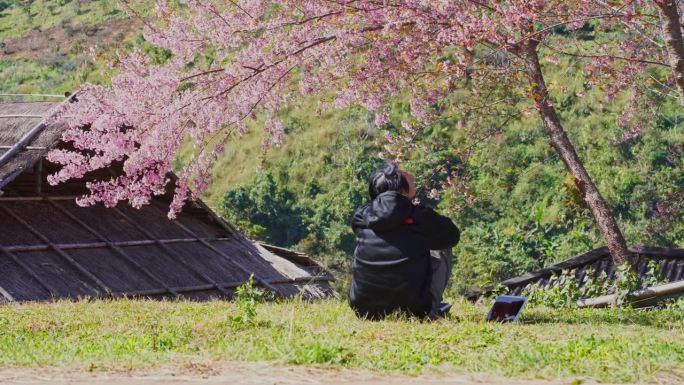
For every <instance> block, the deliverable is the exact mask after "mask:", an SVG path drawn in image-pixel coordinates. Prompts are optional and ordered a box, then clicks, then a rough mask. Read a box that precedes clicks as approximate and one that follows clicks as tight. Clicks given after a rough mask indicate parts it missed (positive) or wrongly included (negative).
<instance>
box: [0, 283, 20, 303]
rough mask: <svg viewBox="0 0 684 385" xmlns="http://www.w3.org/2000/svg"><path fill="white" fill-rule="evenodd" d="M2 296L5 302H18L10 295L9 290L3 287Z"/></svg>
mask: <svg viewBox="0 0 684 385" xmlns="http://www.w3.org/2000/svg"><path fill="white" fill-rule="evenodd" d="M0 295H1V296H2V297H3V298H5V300H4V301H3V302H16V300H15V299H14V297H12V294H10V293H9V292H8V291H7V290H5V289H3V288H2V286H0Z"/></svg>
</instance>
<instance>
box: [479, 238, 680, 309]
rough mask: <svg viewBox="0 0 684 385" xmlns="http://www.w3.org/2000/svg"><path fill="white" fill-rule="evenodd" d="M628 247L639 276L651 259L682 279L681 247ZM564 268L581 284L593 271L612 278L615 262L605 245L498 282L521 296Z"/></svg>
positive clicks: (546, 284)
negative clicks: (634, 257)
mask: <svg viewBox="0 0 684 385" xmlns="http://www.w3.org/2000/svg"><path fill="white" fill-rule="evenodd" d="M629 250H630V251H631V252H632V253H634V254H635V255H636V258H637V263H636V266H637V272H638V273H639V274H640V275H642V276H643V275H645V274H646V272H647V271H648V263H649V262H650V261H654V262H656V263H657V264H658V269H659V273H660V275H661V276H663V277H664V278H666V279H667V280H668V281H669V282H675V281H680V280H684V249H676V248H665V247H643V246H634V247H630V248H629ZM564 270H569V271H571V272H572V273H574V274H575V276H576V277H577V279H578V281H579V284H580V286H582V285H584V284H585V283H586V282H587V281H588V280H589V278H591V276H590V275H589V272H592V274H593V276H598V275H600V274H601V273H606V276H607V277H608V278H609V279H614V278H615V264H614V263H613V260H612V259H611V257H610V253H609V252H608V248H607V247H601V248H599V249H595V250H592V251H589V252H587V253H584V254H580V255H578V256H575V257H573V258H570V259H568V260H566V261H563V262H560V263H557V264H555V265H551V266H548V267H545V268H543V269H539V270H537V271H533V272H531V273H527V274H524V275H521V276H518V277H514V278H511V279H507V280H505V281H503V282H501V283H500V285H503V286H506V287H507V288H508V292H509V294H512V295H520V294H521V293H524V292H525V291H526V290H528V289H529V288H530V287H531V286H532V285H534V284H538V285H539V286H541V287H550V285H552V284H553V282H552V281H551V277H552V276H553V275H554V274H555V275H560V274H561V273H562V272H563V271H564ZM492 289H493V287H487V288H485V289H483V290H481V291H478V292H474V293H471V294H470V295H468V297H469V298H470V299H472V300H476V299H477V298H479V297H480V296H482V295H485V294H489V293H491V291H492Z"/></svg>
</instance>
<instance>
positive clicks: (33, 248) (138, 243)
mask: <svg viewBox="0 0 684 385" xmlns="http://www.w3.org/2000/svg"><path fill="white" fill-rule="evenodd" d="M231 239H232V238H207V241H210V242H214V241H228V240H231ZM157 242H161V243H164V244H167V245H172V244H176V243H197V240H196V239H194V238H176V239H159V240H140V241H110V242H104V241H103V242H88V243H55V244H54V245H55V246H57V247H59V248H61V249H63V250H72V249H102V248H107V247H109V245H110V244H111V245H113V246H117V247H127V246H149V245H155V244H157ZM5 247H6V248H7V250H10V251H14V252H22V251H45V250H50V246H49V245H12V246H5Z"/></svg>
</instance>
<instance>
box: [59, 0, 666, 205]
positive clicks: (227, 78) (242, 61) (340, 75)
mask: <svg viewBox="0 0 684 385" xmlns="http://www.w3.org/2000/svg"><path fill="white" fill-rule="evenodd" d="M601 4H603V2H600V1H599V2H596V1H584V0H578V1H568V2H565V1H544V0H511V1H505V2H502V1H493V0H482V1H467V0H450V1H432V0H388V1H376V0H354V1H352V0H339V1H323V0H271V1H266V0H235V1H229V2H222V1H199V0H187V1H185V2H184V4H183V5H182V6H180V7H179V6H178V4H177V2H175V1H173V2H172V1H163V0H162V1H159V2H158V3H157V4H156V8H155V14H156V19H154V20H146V21H145V25H146V27H145V38H146V40H147V41H149V42H150V43H151V44H153V45H154V46H156V47H158V48H160V49H163V50H166V51H167V52H169V53H170V55H169V59H168V60H166V61H165V62H163V63H154V62H152V61H151V60H150V59H149V58H148V57H147V56H146V55H145V54H143V53H142V52H139V51H134V52H130V53H127V54H125V55H122V57H121V58H120V74H119V75H117V76H116V77H115V78H114V79H113V81H112V85H111V86H109V87H103V86H95V85H85V86H84V87H82V89H81V90H80V91H79V93H78V95H77V98H78V101H77V102H75V103H71V104H69V105H67V106H65V107H64V108H63V109H62V110H61V111H59V112H58V113H57V114H55V116H54V119H55V120H65V121H67V122H68V124H69V129H68V130H67V131H66V132H65V134H64V140H65V141H66V142H68V143H70V145H71V148H72V149H70V150H64V149H62V150H55V151H53V152H51V153H50V154H49V160H50V161H52V162H55V163H58V164H61V165H62V166H63V167H62V168H61V170H60V171H59V172H57V173H56V174H54V175H51V176H50V183H60V182H64V181H66V180H68V179H71V178H82V177H87V175H88V174H89V173H90V172H92V171H96V170H99V169H104V168H110V167H114V166H120V167H121V170H122V172H121V173H120V175H118V176H116V177H113V178H112V179H110V180H99V181H91V182H89V184H88V187H89V189H90V194H89V195H88V196H85V197H83V198H82V199H80V200H79V203H81V204H84V205H88V204H94V203H97V202H103V203H104V204H105V205H107V206H114V205H116V204H117V203H118V202H119V201H128V202H130V203H131V204H132V205H133V206H136V207H139V206H141V205H144V204H146V203H149V201H150V199H151V198H152V197H153V196H154V195H159V194H163V193H164V192H165V190H166V188H167V187H168V186H169V185H170V183H171V182H172V181H171V180H170V178H169V172H170V171H171V170H172V166H173V160H174V157H175V156H176V155H177V154H178V152H179V150H180V148H181V147H183V146H188V145H192V146H193V148H194V152H193V156H192V159H191V160H190V161H189V162H188V164H187V165H186V166H185V167H184V168H183V169H182V170H181V171H180V172H179V174H178V179H177V180H176V181H174V183H175V186H176V189H175V193H174V199H173V204H172V205H171V211H170V213H169V216H170V217H174V216H175V215H176V214H177V213H178V211H179V210H181V208H182V207H183V204H184V203H185V201H186V200H187V199H188V198H193V197H196V196H197V195H199V194H201V193H202V192H203V191H204V190H205V189H206V187H207V184H208V183H209V179H210V177H211V166H212V164H213V163H214V162H215V160H216V159H217V157H219V156H221V154H222V153H223V151H224V150H225V148H226V146H227V145H228V144H229V143H230V142H231V141H232V140H234V139H235V138H237V137H239V136H241V135H243V134H244V133H245V132H246V131H247V126H248V124H249V122H250V121H260V122H263V124H264V126H265V130H266V132H267V133H268V140H267V142H265V143H264V145H265V146H270V145H278V144H280V143H282V141H283V140H284V135H285V134H284V129H283V124H282V123H281V122H280V120H279V119H278V112H279V110H280V109H281V108H282V106H284V105H290V106H291V105H297V103H299V102H301V101H302V100H304V98H306V97H308V96H311V95H319V97H320V103H321V108H341V107H346V106H350V105H361V106H364V107H365V108H367V109H369V110H371V111H373V112H375V116H376V119H375V122H376V124H378V125H383V124H385V123H387V122H388V119H389V111H388V109H387V102H388V100H390V98H392V97H394V96H397V95H410V101H409V102H410V111H411V114H412V117H413V119H414V120H415V121H416V122H425V121H429V120H430V119H431V118H432V117H433V114H434V109H433V105H434V104H435V103H436V102H437V101H438V100H440V98H443V97H444V96H445V95H447V94H449V93H451V92H452V91H453V89H454V87H455V85H456V84H458V83H459V82H461V81H463V80H464V79H467V80H468V81H472V82H477V81H482V82H504V83H505V82H509V81H510V82H513V83H514V86H519V84H517V83H515V82H516V81H518V80H519V79H518V78H517V77H516V74H517V73H518V72H519V71H518V70H517V69H518V68H519V67H520V66H521V64H520V60H521V58H520V56H519V55H518V54H517V50H518V49H519V47H520V45H521V44H522V43H524V42H528V41H531V40H534V41H535V42H537V43H539V44H540V46H541V45H542V44H543V43H544V42H545V41H546V40H545V39H546V37H547V35H548V34H549V33H550V32H552V31H553V30H554V29H556V28H559V26H566V27H567V28H568V29H577V28H580V27H582V26H583V25H585V23H587V22H589V21H592V20H597V21H605V22H606V27H605V28H611V26H614V25H615V24H619V25H621V26H623V27H624V28H626V29H628V30H629V31H633V29H634V30H638V31H639V33H633V34H631V35H629V36H632V35H634V36H635V37H634V39H633V41H634V44H632V45H631V46H630V47H633V48H631V51H629V52H626V53H625V52H624V50H622V49H616V48H612V49H608V48H605V47H599V48H598V50H597V52H598V54H597V56H596V58H594V70H593V71H595V72H597V73H606V72H607V71H609V70H610V71H613V73H619V74H624V79H622V78H620V79H622V80H620V79H619V82H622V83H627V82H629V79H630V77H631V76H632V74H633V73H634V72H635V71H637V70H639V69H640V68H641V67H638V66H635V65H632V63H638V62H632V61H629V60H627V61H625V60H622V61H621V59H619V58H617V57H616V56H617V55H616V54H615V52H616V50H617V51H618V52H622V53H624V54H625V55H634V56H639V57H645V56H649V55H652V52H651V51H649V50H650V48H649V46H647V45H644V44H645V43H644V41H646V39H647V37H646V35H645V27H643V25H647V24H644V23H642V19H641V18H640V16H639V15H641V14H642V13H641V12H642V11H641V8H643V7H645V6H647V5H644V4H642V2H638V1H636V2H631V4H630V5H629V6H624V7H621V8H620V9H619V10H614V9H612V8H610V6H604V5H601ZM606 7H608V8H609V9H606ZM540 26H541V27H540ZM553 44H554V46H553V49H554V50H556V51H558V52H564V51H567V50H571V49H572V47H569V46H565V45H564V44H565V43H562V42H559V41H558V40H554V41H553ZM623 59H624V58H623ZM616 62H620V63H622V64H621V65H622V66H621V67H620V70H619V71H616V70H615V68H616V67H615V65H614V63H616ZM625 63H628V64H629V65H627V64H625ZM621 76H622V75H621ZM599 78H600V76H597V79H599ZM597 81H598V80H597ZM622 83H620V84H622ZM67 117H68V118H67ZM405 128H406V130H407V131H410V130H411V128H410V127H408V123H407V127H405Z"/></svg>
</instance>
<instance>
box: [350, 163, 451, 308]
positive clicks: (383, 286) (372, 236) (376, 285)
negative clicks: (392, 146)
mask: <svg viewBox="0 0 684 385" xmlns="http://www.w3.org/2000/svg"><path fill="white" fill-rule="evenodd" d="M368 190H369V191H368V192H369V194H370V198H371V202H370V203H368V204H365V205H363V206H361V207H360V208H359V209H358V210H357V211H356V213H355V214H354V218H353V219H352V229H353V230H354V233H355V234H356V249H355V250H354V261H353V264H352V282H351V288H350V291H349V305H350V306H351V307H352V309H354V311H355V312H356V314H357V315H358V316H359V317H362V318H368V319H381V318H383V317H385V316H386V315H388V314H390V313H393V312H397V311H398V312H401V313H405V314H409V315H413V316H417V317H420V318H424V317H430V318H431V319H436V318H440V317H443V316H444V315H445V313H446V311H448V309H449V307H450V306H449V305H448V304H442V303H441V302H442V295H443V293H444V290H445V289H446V285H447V282H448V280H449V278H450V276H451V267H452V257H451V248H452V247H454V246H456V244H457V243H458V241H459V238H460V232H459V230H458V228H457V227H456V225H454V223H453V222H452V221H451V219H449V218H447V217H445V216H442V215H439V214H437V213H436V212H435V211H434V210H433V209H431V208H429V207H425V206H423V205H419V204H418V205H416V204H414V203H413V201H414V199H415V197H416V185H415V181H414V179H413V176H412V175H411V174H409V173H408V172H406V171H402V170H400V169H399V167H398V166H397V165H396V164H394V163H386V164H385V165H384V166H383V167H382V168H381V169H380V170H378V171H377V172H375V173H374V174H373V176H372V178H371V181H370V185H369V188H368ZM431 250H433V252H431ZM439 250H441V252H439Z"/></svg>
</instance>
